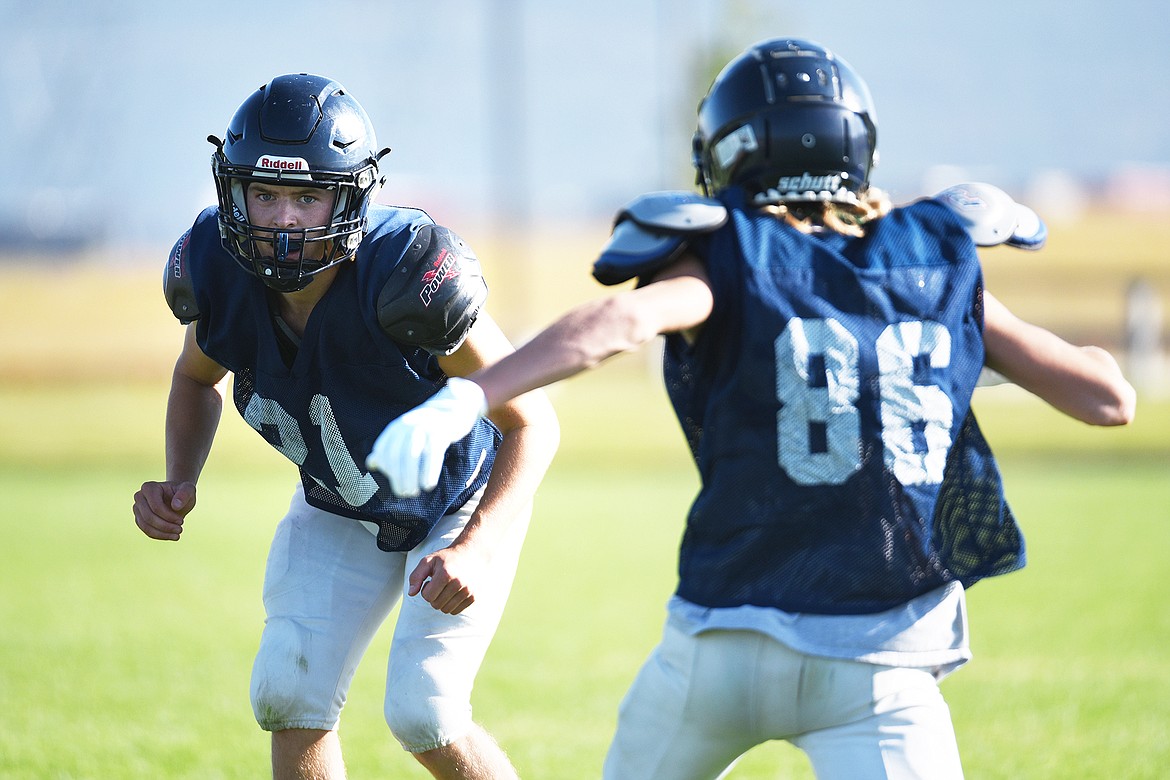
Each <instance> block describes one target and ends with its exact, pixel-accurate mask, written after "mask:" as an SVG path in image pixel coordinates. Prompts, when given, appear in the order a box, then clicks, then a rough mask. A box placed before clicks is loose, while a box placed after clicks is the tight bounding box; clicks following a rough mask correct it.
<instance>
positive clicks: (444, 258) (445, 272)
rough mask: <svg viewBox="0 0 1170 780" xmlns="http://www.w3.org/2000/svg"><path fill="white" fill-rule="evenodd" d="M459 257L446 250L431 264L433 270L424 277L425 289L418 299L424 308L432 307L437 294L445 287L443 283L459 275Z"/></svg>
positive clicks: (424, 274)
mask: <svg viewBox="0 0 1170 780" xmlns="http://www.w3.org/2000/svg"><path fill="white" fill-rule="evenodd" d="M458 264H459V255H457V254H455V253H454V252H450V251H448V250H446V249H444V250H443V251H442V252H440V253H439V256H438V258H436V259H435V262H434V263H432V264H431V270H430V271H426V272H424V273H423V275H422V282H423V287H422V290H421V291H420V292H419V295H418V297H419V298H421V299H422V302H423V305H424V306H430V305H431V301H432V300H433V299H434V297H435V293H437V292H438V291H439V288H440V287H442V286H443V282H445V281H447V280H448V279H454V278H455V277H456V276H458V275H459V267H458Z"/></svg>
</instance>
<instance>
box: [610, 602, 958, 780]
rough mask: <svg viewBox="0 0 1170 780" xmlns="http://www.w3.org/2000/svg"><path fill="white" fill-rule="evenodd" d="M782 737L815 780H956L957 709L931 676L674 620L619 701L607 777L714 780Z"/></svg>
mask: <svg viewBox="0 0 1170 780" xmlns="http://www.w3.org/2000/svg"><path fill="white" fill-rule="evenodd" d="M774 739H782V740H787V741H789V742H791V743H792V744H793V745H796V746H797V747H799V748H800V749H802V750H803V751H804V752H805V753H806V754H807V755H808V757H809V759H810V760H811V762H812V766H813V770H814V771H815V772H816V776H817V777H818V778H820V780H870V779H871V778H872V779H873V780H885V779H886V778H890V779H893V778H897V779H899V780H902V779H906V780H909V779H911V778H914V779H916V780H918V779H921V780H958V779H959V778H962V776H963V770H962V767H961V766H960V763H959V751H958V746H957V744H956V741H955V732H954V728H953V726H952V725H951V718H950V710H949V708H948V707H947V705H946V702H945V701H943V697H942V694H941V692H940V691H939V689H938V684H937V683H936V682H935V679H934V676H933V675H932V674H931V672H930V671H928V670H925V669H906V668H898V667H889V666H874V665H872V664H866V663H860V662H857V661H843V660H835V659H829V658H819V657H814V656H808V655H803V654H801V653H798V652H796V651H794V650H792V649H790V648H788V647H787V646H785V645H783V644H781V643H779V642H777V641H775V640H773V639H771V638H770V637H767V636H765V635H763V634H760V633H757V632H754V631H706V632H703V633H701V634H698V635H697V636H692V635H690V634H687V633H685V632H683V631H680V630H679V629H677V628H675V627H674V626H672V625H671V624H670V622H667V625H666V629H665V631H664V633H663V638H662V642H661V644H659V645H658V647H656V648H655V649H654V651H653V652H652V653H651V655H650V657H649V658H648V659H647V661H646V663H645V665H644V666H643V667H642V669H641V671H640V672H639V673H638V676H637V678H636V679H635V680H634V683H633V685H632V686H631V687H630V690H629V692H628V693H627V694H626V697H625V699H624V701H623V702H622V705H621V709H620V712H619V717H618V726H617V733H616V734H615V735H614V739H613V744H612V745H611V746H610V749H609V754H608V755H607V757H606V760H605V771H604V777H605V780H653V779H655V778H657V779H659V780H689V779H691V778H693V779H694V780H711V779H712V778H716V777H721V776H723V773H724V772H726V771H728V770H729V769H730V768H731V767H732V766H733V765H734V763H735V761H736V760H737V759H738V758H739V756H741V755H743V754H744V753H745V752H747V750H749V749H750V748H752V747H754V746H755V745H758V744H761V743H763V742H767V741H769V740H774Z"/></svg>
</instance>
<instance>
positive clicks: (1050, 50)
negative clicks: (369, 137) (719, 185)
mask: <svg viewBox="0 0 1170 780" xmlns="http://www.w3.org/2000/svg"><path fill="white" fill-rule="evenodd" d="M777 36H792V37H803V38H809V39H812V40H815V41H818V42H820V43H822V44H824V45H826V46H828V47H829V48H830V49H832V50H833V51H835V52H836V53H837V54H838V55H839V56H841V57H843V58H844V59H845V60H847V61H848V62H850V63H851V64H852V65H853V67H854V68H855V69H856V70H857V71H858V72H859V73H860V74H861V75H862V76H863V78H865V80H866V81H867V82H868V84H869V87H870V90H871V92H872V93H873V95H874V100H875V103H876V106H877V117H878V146H879V154H880V162H879V165H878V166H877V168H876V169H875V171H874V175H873V182H874V183H875V184H877V185H878V186H881V187H883V188H885V189H887V190H889V191H890V192H891V194H893V195H894V196H895V199H896V200H897V199H901V200H905V199H909V198H912V197H917V196H918V195H921V194H928V191H930V189H931V188H932V187H933V188H938V187H940V186H944V185H945V184H949V183H953V181H948V180H947V179H953V180H959V179H962V178H974V179H982V180H986V181H992V182H994V183H997V184H999V185H1000V186H1002V187H1004V188H1005V189H1007V190H1008V191H1009V192H1012V193H1013V194H1016V195H1017V197H1019V196H1020V194H1021V193H1032V194H1034V195H1035V196H1036V197H1040V196H1041V195H1042V194H1045V193H1046V197H1049V198H1055V196H1057V195H1060V194H1061V193H1065V194H1068V193H1071V192H1073V191H1074V189H1075V188H1074V187H1073V185H1074V184H1076V185H1077V186H1078V187H1079V186H1089V187H1101V186H1105V185H1106V184H1107V183H1109V182H1114V183H1116V182H1117V181H1124V182H1127V183H1128V184H1127V186H1129V187H1131V188H1132V189H1133V196H1134V199H1135V200H1140V199H1142V198H1145V197H1152V196H1150V195H1149V193H1151V192H1153V193H1158V192H1163V193H1164V191H1165V190H1167V189H1168V188H1170V184H1168V183H1167V182H1168V180H1170V5H1167V4H1162V3H1154V2H1150V0H1113V2H1110V3H1108V4H1105V3H1098V2H1089V1H1087V0H1063V1H1059V0H1030V1H1029V2H1019V1H1018V0H985V1H984V2H982V3H941V2H937V0H900V1H899V2H892V3H877V2H872V0H871V1H870V2H855V1H854V0H837V1H836V2H832V3H826V2H821V3H810V2H785V1H783V0H771V1H770V2H766V1H765V0H590V1H589V2H587V3H562V2H556V1H555V0H425V1H424V0H381V1H377V0H330V2H328V3H322V2H320V1H319V0H252V1H251V2H247V1H244V0H204V1H203V2H201V3H199V4H188V3H159V2H155V0H105V1H104V2H102V3H76V2H74V0H41V1H40V2H38V3H30V2H27V0H0V79H2V83H3V86H4V92H3V94H4V97H5V99H4V107H3V108H0V142H2V143H3V148H6V149H8V150H9V152H10V156H9V158H8V160H7V162H6V165H5V173H6V175H5V176H4V177H2V178H0V253H2V252H3V251H4V249H5V247H8V248H11V247H13V246H18V247H23V248H25V249H27V248H29V247H34V248H35V247H37V246H49V245H57V244H62V245H68V244H69V243H70V242H71V241H80V242H82V243H86V242H88V243H89V244H90V245H95V244H96V245H97V246H99V247H100V248H106V249H115V250H116V249H117V248H119V247H125V248H126V249H127V250H129V249H131V248H134V249H137V248H141V247H147V246H153V245H155V244H159V245H165V246H164V251H165V248H166V247H169V245H170V244H171V243H172V242H173V241H174V239H175V238H176V237H177V236H178V235H179V234H181V233H182V232H183V231H184V230H186V228H187V227H189V226H190V224H191V222H192V221H193V220H194V217H195V215H196V214H197V213H198V211H199V210H200V209H202V208H203V207H205V206H207V205H211V204H212V203H213V202H214V188H213V185H212V181H211V175H210V167H209V160H210V155H211V151H212V147H211V145H210V144H208V143H207V141H206V140H205V139H206V137H207V136H208V135H209V134H214V135H219V136H222V134H223V132H224V129H225V128H226V125H227V122H228V120H229V119H230V117H231V115H232V114H233V113H234V112H235V109H236V108H237V107H238V106H239V104H240V103H242V102H243V101H244V99H245V98H247V97H248V95H249V94H251V93H252V92H253V91H254V90H255V89H256V88H257V87H259V86H260V85H261V84H263V83H265V82H267V81H268V80H269V79H270V78H271V77H272V76H274V75H277V74H280V73H286V72H296V71H303V72H312V73H319V74H323V75H327V76H330V77H332V78H334V79H336V80H337V81H339V82H341V83H342V84H344V85H345V86H346V87H347V88H348V89H349V91H350V92H351V93H352V94H353V95H355V96H356V97H357V98H358V100H359V101H361V102H362V104H363V105H364V106H365V108H366V110H367V112H368V113H369V114H370V116H371V118H372V120H373V122H374V125H375V127H376V128H377V131H378V136H379V138H378V140H379V142H380V145H382V146H389V147H391V148H392V149H393V152H392V153H391V155H390V157H389V158H388V172H389V181H388V184H387V187H386V189H385V190H384V191H383V194H382V195H381V196H380V198H379V199H380V200H382V201H384V202H390V203H402V204H407V205H416V206H420V207H422V208H425V209H426V210H427V211H429V212H430V213H431V214H432V215H433V216H435V217H436V219H438V220H439V221H441V222H445V223H447V224H451V225H452V226H454V227H456V228H458V226H459V225H460V224H465V223H466V222H473V223H478V222H485V221H488V222H491V221H495V222H497V223H500V224H510V225H521V226H529V229H538V228H540V227H543V226H555V225H557V224H560V223H571V222H573V221H575V220H596V219H603V218H606V217H608V215H610V214H612V213H613V212H614V211H615V210H616V209H618V208H619V207H620V206H621V205H622V204H624V203H625V202H627V201H629V200H631V199H632V198H634V197H635V196H637V195H638V194H640V193H643V192H646V191H650V190H657V189H691V188H693V185H694V175H693V170H692V169H691V167H690V137H691V134H692V132H693V129H694V117H695V108H696V106H697V104H698V101H699V99H700V98H701V97H702V94H703V93H704V92H705V91H706V88H707V87H708V85H709V84H710V80H711V77H712V76H713V75H714V73H715V72H716V71H717V69H718V66H719V65H721V64H723V63H724V62H726V61H727V60H728V59H730V58H731V57H733V56H735V55H736V54H738V53H739V52H740V51H742V50H743V49H744V48H745V47H747V46H748V45H750V44H751V43H754V42H756V41H758V40H761V39H764V38H769V37H777ZM1042 185H1043V186H1042ZM1146 190H1148V191H1149V192H1147V191H1146Z"/></svg>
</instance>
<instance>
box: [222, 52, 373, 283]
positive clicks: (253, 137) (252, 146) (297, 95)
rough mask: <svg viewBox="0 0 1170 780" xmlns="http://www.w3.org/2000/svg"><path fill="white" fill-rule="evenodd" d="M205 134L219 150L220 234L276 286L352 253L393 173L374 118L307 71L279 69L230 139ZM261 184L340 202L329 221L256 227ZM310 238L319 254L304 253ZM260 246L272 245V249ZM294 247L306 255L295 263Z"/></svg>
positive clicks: (241, 113) (306, 277)
mask: <svg viewBox="0 0 1170 780" xmlns="http://www.w3.org/2000/svg"><path fill="white" fill-rule="evenodd" d="M207 140H209V141H211V143H212V144H214V145H215V147H216V150H215V152H214V154H212V157H211V169H212V173H213V175H214V176H215V188H216V191H217V192H218V193H219V229H220V236H221V237H222V240H223V246H224V248H225V249H226V250H227V251H228V252H229V253H230V254H231V255H232V257H234V258H235V259H236V261H237V262H238V263H239V264H240V265H241V266H242V267H243V268H244V269H245V270H247V271H248V272H249V273H252V274H254V275H256V276H257V277H259V278H260V279H261V280H262V281H263V282H264V284H266V285H267V286H268V287H270V288H272V289H274V290H277V291H278V292H294V291H296V290H301V289H303V288H304V287H305V286H306V285H308V284H309V282H311V281H312V279H313V275H314V274H316V273H319V272H320V271H322V270H324V269H325V268H329V267H330V266H333V265H336V264H338V263H341V262H344V261H346V260H348V259H350V258H351V257H353V255H354V253H355V252H356V251H357V248H358V245H359V244H361V241H362V236H363V235H364V232H365V227H366V209H367V208H368V206H369V203H370V200H371V199H372V197H373V195H374V193H375V192H376V191H377V189H378V188H379V187H380V186H381V185H382V183H383V182H384V180H385V177H384V176H382V175H381V174H380V173H379V170H378V162H379V160H380V159H381V158H382V157H383V156H384V155H385V154H386V153H387V152H389V151H390V150H389V149H384V150H381V151H379V150H378V145H377V140H376V139H375V136H374V128H373V125H371V123H370V118H369V117H368V116H367V115H366V112H365V110H364V109H363V108H362V107H361V105H360V104H359V103H358V102H357V101H356V100H355V99H354V98H353V97H352V96H351V95H350V94H349V92H348V91H347V90H346V89H345V88H344V87H342V86H341V85H340V84H338V83H337V82H336V81H333V80H332V79H328V78H325V77H323V76H313V75H310V74H307V73H297V74H288V75H284V76H277V77H276V78H274V79H272V81H270V82H269V83H267V84H265V85H264V86H262V87H260V88H259V89H258V90H256V91H255V92H254V93H252V95H251V96H250V97H249V98H248V99H247V100H245V101H244V103H243V104H242V105H241V106H240V107H239V109H238V110H237V111H236V113H235V116H233V117H232V120H231V123H230V124H229V125H228V129H227V135H226V136H225V137H224V139H223V140H222V141H221V140H220V139H218V138H216V137H215V136H209V137H208V139H207ZM255 181H263V182H265V183H267V184H288V185H294V186H301V187H304V186H312V187H320V188H321V189H322V190H324V191H325V192H326V193H327V195H328V197H330V198H331V199H332V202H333V210H332V218H331V220H330V223H329V224H327V225H316V226H306V227H305V228H304V229H298V230H287V231H285V230H277V229H274V228H272V227H271V226H265V225H256V224H253V223H252V222H251V221H250V220H249V218H248V209H247V203H246V201H245V197H244V195H245V193H246V191H247V187H248V184H249V183H250V182H255ZM312 244H321V245H322V248H323V254H322V257H321V258H320V259H313V260H307V259H305V254H307V253H306V252H305V251H304V250H305V248H306V247H308V246H310V245H312ZM261 245H268V246H271V247H272V252H271V255H270V256H266V255H265V254H264V253H262V252H261V251H260V247H261ZM265 249H267V246H265ZM293 253H296V255H297V257H298V258H299V259H293V260H289V259H288V256H289V255H290V254H293ZM314 254H315V253H314Z"/></svg>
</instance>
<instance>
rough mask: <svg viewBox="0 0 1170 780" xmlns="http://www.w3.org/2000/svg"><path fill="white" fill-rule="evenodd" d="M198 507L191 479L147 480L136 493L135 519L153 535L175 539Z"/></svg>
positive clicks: (143, 528) (143, 531)
mask: <svg viewBox="0 0 1170 780" xmlns="http://www.w3.org/2000/svg"><path fill="white" fill-rule="evenodd" d="M194 508H195V484H194V483H192V482H144V483H143V484H142V487H141V488H140V489H139V490H138V492H137V493H135V494H134V522H135V524H136V525H137V526H138V528H139V529H140V530H141V531H142V533H144V534H146V535H147V536H149V537H150V538H151V539H162V540H165V541H171V542H175V541H178V540H179V535H180V534H182V533H183V519H184V518H186V516H187V514H188V513H189V512H190V511H191V510H192V509H194Z"/></svg>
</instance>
